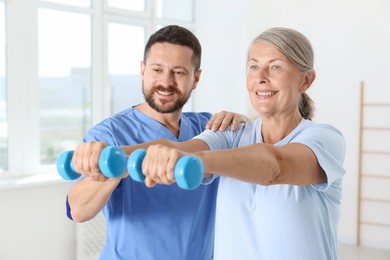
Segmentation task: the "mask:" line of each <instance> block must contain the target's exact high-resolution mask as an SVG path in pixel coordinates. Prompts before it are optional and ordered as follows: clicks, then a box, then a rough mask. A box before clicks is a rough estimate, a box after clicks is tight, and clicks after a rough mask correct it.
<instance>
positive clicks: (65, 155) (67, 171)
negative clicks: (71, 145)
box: [57, 151, 81, 180]
mask: <svg viewBox="0 0 390 260" xmlns="http://www.w3.org/2000/svg"><path fill="white" fill-rule="evenodd" d="M73 153H74V152H73V151H65V152H62V153H61V154H60V155H59V156H58V159H57V171H58V173H59V174H60V176H61V177H62V178H63V179H65V180H75V179H77V178H79V177H80V176H81V175H80V174H79V173H77V172H76V171H75V170H74V168H73V164H72V156H73Z"/></svg>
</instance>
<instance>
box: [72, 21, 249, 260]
mask: <svg viewBox="0 0 390 260" xmlns="http://www.w3.org/2000/svg"><path fill="white" fill-rule="evenodd" d="M200 63H201V46H200V43H199V41H198V39H197V38H196V37H195V36H194V35H193V34H192V33H191V32H190V31H188V30H187V29H185V28H182V27H179V26H167V27H165V28H162V29H160V30H159V31H157V32H156V33H155V34H153V35H152V36H151V37H150V38H149V40H148V42H147V44H146V47H145V52H144V61H143V62H141V76H142V81H143V86H142V90H143V94H144V97H145V102H143V103H141V104H139V105H137V106H134V107H131V108H129V109H127V110H125V111H122V112H120V113H118V114H116V115H114V116H112V117H110V118H108V119H106V120H104V121H103V122H101V123H100V124H98V125H96V126H94V127H93V128H92V129H90V130H89V132H88V133H87V135H86V136H85V138H84V141H85V142H86V143H84V144H81V145H79V146H78V148H77V149H76V150H75V154H74V156H73V163H74V165H75V168H76V171H78V172H80V173H82V174H84V175H85V176H97V177H95V178H91V177H86V178H82V179H80V180H78V181H76V182H75V183H74V184H73V185H72V187H71V188H70V190H69V193H68V198H67V202H68V203H67V205H68V207H67V209H68V211H67V213H68V216H69V217H70V218H72V219H73V220H74V221H76V222H84V221H87V220H90V219H92V218H93V217H94V216H96V214H98V213H99V212H100V210H102V209H103V213H104V216H105V218H106V221H107V229H106V232H107V236H106V245H105V247H104V248H103V251H102V253H101V256H100V259H109V260H113V259H142V260H148V259H158V260H164V259H169V260H192V259H194V260H206V259H207V260H208V259H212V258H213V244H214V217H215V201H216V193H217V185H218V181H214V182H213V183H212V184H210V185H201V187H199V188H198V189H196V190H191V191H188V190H181V189H180V188H178V187H177V185H170V186H164V185H157V186H156V187H154V188H147V187H146V186H145V185H144V184H143V183H137V182H135V181H133V180H132V179H131V178H129V177H128V174H127V173H124V174H123V176H122V177H121V178H113V179H106V178H104V177H103V176H102V175H101V174H100V171H99V169H98V167H91V166H90V165H89V164H88V159H86V158H89V157H91V156H92V157H93V156H95V157H96V156H99V153H100V151H99V152H98V153H96V154H93V153H95V150H92V149H90V146H91V144H92V143H91V142H89V141H100V142H102V143H105V144H107V145H115V146H121V145H133V144H139V143H144V142H149V141H153V140H156V139H159V138H168V139H170V140H173V141H185V140H188V139H191V138H192V137H194V136H195V135H197V134H199V133H201V132H202V131H203V130H204V129H205V127H206V123H207V121H208V120H209V119H210V117H211V115H210V114H209V113H182V109H183V106H184V104H185V103H186V102H187V100H188V99H189V97H190V95H191V92H192V90H194V89H195V88H196V87H197V84H198V82H199V79H200V75H201V70H200ZM220 115H222V117H224V116H225V120H224V121H223V120H222V121H221V120H220V118H218V117H213V119H212V120H211V123H209V125H212V123H213V122H214V123H215V124H214V126H215V125H219V124H221V123H222V122H223V125H222V128H224V127H225V126H226V123H227V122H230V121H233V123H234V124H233V125H232V128H235V127H237V123H238V122H239V121H240V120H242V119H244V117H241V116H240V115H235V114H231V113H225V112H222V113H220ZM212 128H214V129H215V128H216V127H212ZM94 144H95V145H96V143H94ZM91 153H92V154H91Z"/></svg>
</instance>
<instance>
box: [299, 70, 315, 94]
mask: <svg viewBox="0 0 390 260" xmlns="http://www.w3.org/2000/svg"><path fill="white" fill-rule="evenodd" d="M315 79H316V71H315V70H313V69H311V70H308V71H307V72H306V73H305V76H304V81H303V84H302V86H301V88H300V89H299V90H300V92H301V93H304V92H306V90H308V89H309V88H310V86H311V84H312V83H313V81H314V80H315Z"/></svg>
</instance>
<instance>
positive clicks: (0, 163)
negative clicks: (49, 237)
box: [0, 2, 8, 171]
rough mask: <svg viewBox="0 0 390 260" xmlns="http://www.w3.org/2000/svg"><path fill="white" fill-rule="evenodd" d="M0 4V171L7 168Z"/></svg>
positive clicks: (1, 8) (1, 4)
mask: <svg viewBox="0 0 390 260" xmlns="http://www.w3.org/2000/svg"><path fill="white" fill-rule="evenodd" d="M4 5H5V4H4V2H0V57H2V58H0V171H2V170H4V169H6V168H7V143H8V141H7V140H8V125H7V99H6V85H5V82H6V79H5V76H6V74H5V73H6V70H5V64H6V60H5V8H4Z"/></svg>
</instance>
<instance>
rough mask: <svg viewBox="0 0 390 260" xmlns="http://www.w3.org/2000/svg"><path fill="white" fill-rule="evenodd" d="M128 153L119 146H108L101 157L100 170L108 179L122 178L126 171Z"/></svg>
mask: <svg viewBox="0 0 390 260" xmlns="http://www.w3.org/2000/svg"><path fill="white" fill-rule="evenodd" d="M126 164H127V158H126V153H125V152H124V151H123V150H122V149H121V148H120V147H117V146H107V147H106V148H104V149H103V150H102V152H101V153H100V157H99V169H100V171H101V172H102V173H103V175H104V176H106V177H107V178H117V177H120V176H121V175H122V174H123V173H124V172H125V170H126Z"/></svg>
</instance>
